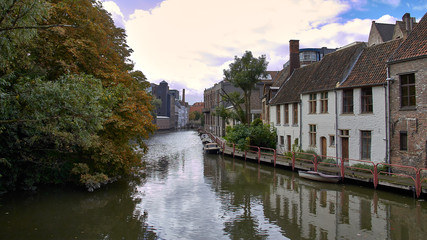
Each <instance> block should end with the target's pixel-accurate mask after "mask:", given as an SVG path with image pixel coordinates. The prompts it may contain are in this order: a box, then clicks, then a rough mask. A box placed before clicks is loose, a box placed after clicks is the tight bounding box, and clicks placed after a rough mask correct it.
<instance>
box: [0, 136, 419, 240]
mask: <svg viewBox="0 0 427 240" xmlns="http://www.w3.org/2000/svg"><path fill="white" fill-rule="evenodd" d="M147 144H148V146H149V148H150V150H149V152H148V153H147V154H146V156H144V158H143V161H145V162H146V164H147V168H146V173H145V174H146V177H145V178H141V179H134V180H130V181H119V182H116V183H113V184H110V185H108V186H107V187H105V188H103V189H100V190H97V191H95V192H92V193H89V192H84V191H81V189H61V188H53V189H52V188H48V189H43V188H42V189H40V190H39V191H38V192H37V193H12V194H7V195H3V196H0V239H9V240H14V239H425V236H426V235H427V224H426V218H427V203H426V202H425V201H424V200H417V199H414V198H412V197H411V196H403V195H398V194H393V193H389V192H383V191H378V190H376V191H375V190H373V189H370V188H364V187H359V186H353V185H342V184H323V183H317V182H312V181H309V180H304V179H300V178H298V175H297V174H296V173H293V172H290V171H287V170H284V169H278V168H273V167H270V166H266V165H258V164H256V163H252V162H245V161H243V160H238V159H236V160H233V158H229V157H222V156H221V155H206V154H204V153H203V151H202V144H201V142H200V138H199V137H198V135H197V133H196V132H194V131H179V132H170V133H157V134H156V135H154V136H153V137H152V138H150V139H149V140H148V141H147Z"/></svg>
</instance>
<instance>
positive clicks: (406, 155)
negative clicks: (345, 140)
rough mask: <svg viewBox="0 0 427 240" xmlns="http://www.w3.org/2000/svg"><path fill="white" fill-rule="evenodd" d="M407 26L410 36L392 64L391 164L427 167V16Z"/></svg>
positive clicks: (389, 84) (390, 63) (392, 57)
mask: <svg viewBox="0 0 427 240" xmlns="http://www.w3.org/2000/svg"><path fill="white" fill-rule="evenodd" d="M405 16H406V18H408V16H407V15H406V14H405ZM405 16H404V18H405ZM405 26H406V29H405V30H404V31H406V32H408V36H407V38H406V39H405V41H404V42H403V43H402V44H401V45H400V46H399V48H398V49H397V50H396V52H395V53H394V54H393V55H392V56H391V58H390V59H389V61H388V70H389V74H390V76H389V78H388V80H389V81H388V87H389V89H390V149H391V152H390V154H391V163H394V164H403V165H410V166H414V167H427V153H426V152H427V14H425V15H424V17H423V18H422V19H421V21H420V22H419V23H418V25H417V26H415V27H414V29H411V26H412V24H406V25H405Z"/></svg>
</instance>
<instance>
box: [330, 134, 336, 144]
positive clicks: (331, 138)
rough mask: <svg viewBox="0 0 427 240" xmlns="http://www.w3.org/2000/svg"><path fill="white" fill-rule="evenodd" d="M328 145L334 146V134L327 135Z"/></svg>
mask: <svg viewBox="0 0 427 240" xmlns="http://www.w3.org/2000/svg"><path fill="white" fill-rule="evenodd" d="M329 146H330V147H334V146H335V136H334V135H330V136H329Z"/></svg>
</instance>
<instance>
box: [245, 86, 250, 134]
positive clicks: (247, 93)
mask: <svg viewBox="0 0 427 240" xmlns="http://www.w3.org/2000/svg"><path fill="white" fill-rule="evenodd" d="M245 110H246V122H247V124H248V126H250V125H251V91H248V92H245Z"/></svg>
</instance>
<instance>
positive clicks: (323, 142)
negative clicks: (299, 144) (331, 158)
mask: <svg viewBox="0 0 427 240" xmlns="http://www.w3.org/2000/svg"><path fill="white" fill-rule="evenodd" d="M320 141H321V143H322V153H321V155H322V158H326V155H328V153H327V149H326V146H327V145H326V138H325V137H321V138H320Z"/></svg>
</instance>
